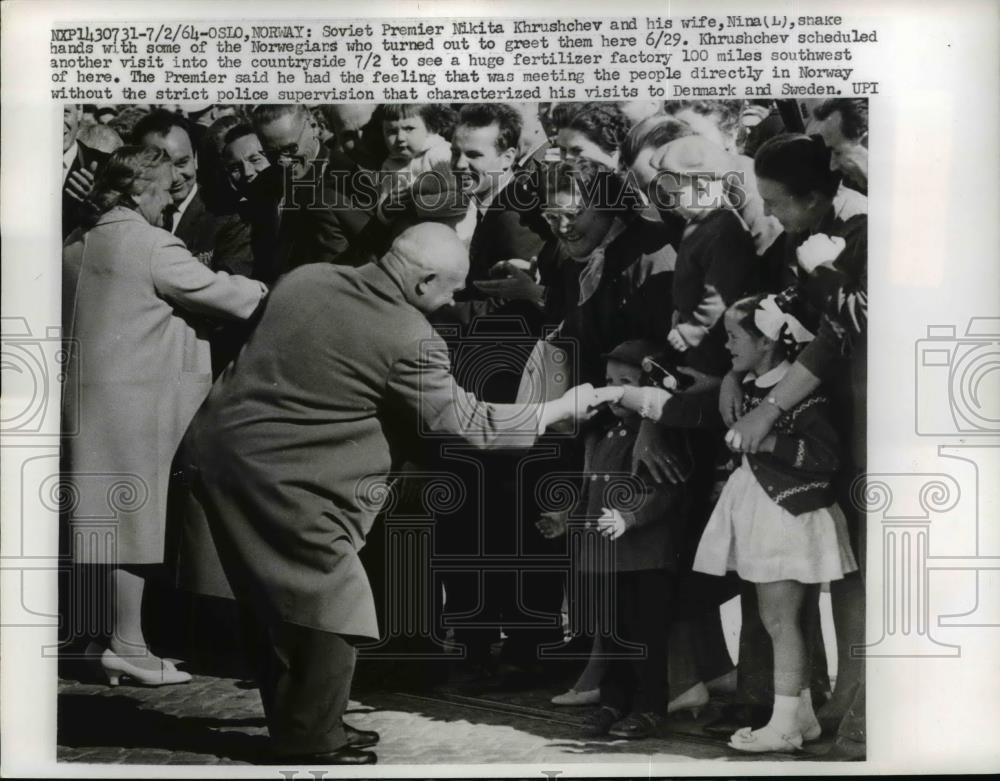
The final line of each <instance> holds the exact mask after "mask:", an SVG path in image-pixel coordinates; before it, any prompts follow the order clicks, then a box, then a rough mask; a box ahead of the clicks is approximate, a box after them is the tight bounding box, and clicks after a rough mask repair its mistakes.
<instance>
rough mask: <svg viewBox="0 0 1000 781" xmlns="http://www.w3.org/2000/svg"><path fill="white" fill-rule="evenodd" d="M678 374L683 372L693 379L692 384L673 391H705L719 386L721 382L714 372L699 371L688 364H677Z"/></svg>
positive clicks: (692, 392) (693, 392)
mask: <svg viewBox="0 0 1000 781" xmlns="http://www.w3.org/2000/svg"><path fill="white" fill-rule="evenodd" d="M677 373H678V374H684V375H687V376H688V377H691V378H693V379H694V384H692V385H689V386H688V387H686V388H684V389H683V390H680V389H678V390H675V391H674V393H678V394H680V393H691V394H695V393H705V392H706V391H710V390H715V389H716V388H718V387H719V383H721V382H722V378H721V377H716V376H715V375H714V374H706V373H705V372H700V371H698V370H697V369H692V368H690V367H688V366H678V367H677Z"/></svg>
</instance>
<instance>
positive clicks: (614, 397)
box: [594, 385, 625, 405]
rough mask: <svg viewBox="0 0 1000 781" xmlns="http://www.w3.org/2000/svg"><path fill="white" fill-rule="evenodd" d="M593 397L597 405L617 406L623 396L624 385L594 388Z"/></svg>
mask: <svg viewBox="0 0 1000 781" xmlns="http://www.w3.org/2000/svg"><path fill="white" fill-rule="evenodd" d="M594 395H595V396H596V398H597V400H598V401H597V403H598V404H599V405H600V404H619V403H621V401H622V399H623V398H624V395H625V386H624V385H605V386H604V387H603V388H594Z"/></svg>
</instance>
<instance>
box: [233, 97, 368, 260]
mask: <svg viewBox="0 0 1000 781" xmlns="http://www.w3.org/2000/svg"><path fill="white" fill-rule="evenodd" d="M253 125H254V130H255V131H256V133H257V137H258V138H259V139H260V143H261V146H262V147H263V150H264V154H265V155H267V157H268V160H270V162H271V168H270V169H268V170H267V171H263V172H262V173H261V174H260V175H259V176H258V177H257V179H256V181H255V182H254V183H253V185H251V187H250V188H249V189H250V200H251V201H252V206H253V213H254V217H253V247H254V261H255V265H258V266H261V267H268V268H271V269H272V273H273V274H274V277H275V278H277V277H278V276H280V275H282V274H284V273H286V272H287V271H290V270H292V269H294V268H297V267H298V266H301V265H303V264H304V263H334V262H337V258H338V256H339V255H341V254H342V253H344V252H345V251H346V250H347V249H348V248H349V247H350V245H351V243H352V242H353V241H354V240H355V239H356V237H357V236H358V235H359V234H360V233H361V231H362V230H363V229H364V227H365V225H366V224H367V223H368V221H369V219H370V217H371V210H372V208H373V207H374V205H375V202H376V200H377V195H378V192H377V190H376V189H375V187H374V179H373V178H372V177H368V178H367V179H365V177H363V176H361V175H360V173H359V169H358V166H357V164H356V163H354V162H353V161H352V160H350V159H348V158H347V157H346V156H344V155H342V154H339V153H335V152H332V151H331V150H330V149H329V148H328V147H327V146H325V145H324V144H322V143H321V142H320V140H319V134H318V132H317V129H316V121H315V119H314V118H313V116H312V114H311V113H310V112H309V110H308V109H307V108H306V107H305V106H300V105H294V106H293V105H260V106H257V107H256V108H255V109H254V111H253ZM362 180H364V181H368V182H371V183H372V186H371V189H370V191H364V190H363V186H362V185H363V181H362Z"/></svg>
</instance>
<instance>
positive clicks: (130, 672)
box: [101, 648, 191, 686]
mask: <svg viewBox="0 0 1000 781" xmlns="http://www.w3.org/2000/svg"><path fill="white" fill-rule="evenodd" d="M159 662H160V669H159V670H144V669H143V668H141V667H136V666H135V665H134V664H130V663H129V662H127V661H126V660H125V659H123V658H122V657H120V656H119V655H118V654H116V653H115V652H114V651H112V650H111V649H110V648H108V649H106V650H105V651H104V653H103V654H101V669H102V670H104V674H105V675H106V676H107V678H108V683H109V684H111V685H112V686H117V685H118V684H119V683H120V681H121V679H122V678H123V677H126V678H128V679H129V680H130V681H133V682H134V683H138V684H140V685H142V686H170V685H171V684H175V683H187V682H188V681H190V680H191V673H186V672H182V671H181V670H178V669H177V668H176V667H174V665H173V662H170V661H168V660H166V659H160V660H159Z"/></svg>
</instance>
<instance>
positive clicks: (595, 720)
mask: <svg viewBox="0 0 1000 781" xmlns="http://www.w3.org/2000/svg"><path fill="white" fill-rule="evenodd" d="M621 717H622V714H621V712H620V711H619V710H618V709H617V708H611V707H609V706H607V705H602V706H601V707H600V708H598V709H597V710H596V711H594V712H593V713H591V714H589V715H588V716H587V717H586V718H585V719H584V720H583V725H582V726H581V729H580V732H581V733H582V734H583V736H584V737H586V738H600V737H603V736H604V735H607V734H608V730H610V729H611V725H612V724H614V723H615V722H616V721H618V720H620V719H621Z"/></svg>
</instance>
